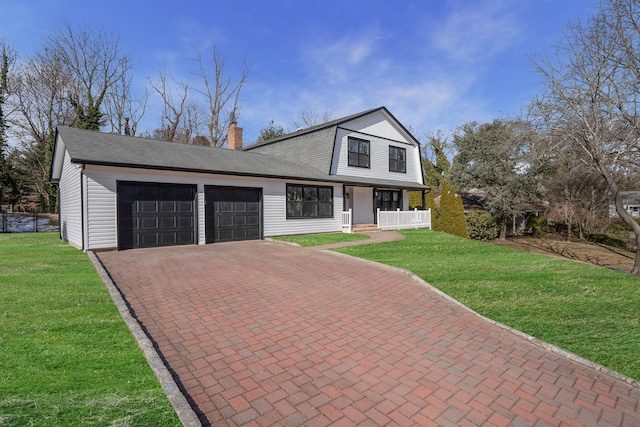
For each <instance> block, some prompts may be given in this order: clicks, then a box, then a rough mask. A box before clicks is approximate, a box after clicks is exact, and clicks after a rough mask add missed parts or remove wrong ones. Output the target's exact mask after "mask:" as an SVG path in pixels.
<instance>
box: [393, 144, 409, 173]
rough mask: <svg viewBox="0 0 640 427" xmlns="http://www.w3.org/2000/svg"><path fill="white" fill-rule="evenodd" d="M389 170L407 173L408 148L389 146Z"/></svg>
mask: <svg viewBox="0 0 640 427" xmlns="http://www.w3.org/2000/svg"><path fill="white" fill-rule="evenodd" d="M389 171H390V172H402V173H407V150H405V149H404V148H402V147H394V146H393V145H390V146H389Z"/></svg>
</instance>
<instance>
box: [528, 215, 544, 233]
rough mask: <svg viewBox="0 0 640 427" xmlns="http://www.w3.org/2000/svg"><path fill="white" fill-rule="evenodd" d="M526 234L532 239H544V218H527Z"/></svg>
mask: <svg viewBox="0 0 640 427" xmlns="http://www.w3.org/2000/svg"><path fill="white" fill-rule="evenodd" d="M525 232H526V233H527V234H529V235H531V236H532V237H542V236H543V235H544V231H543V226H542V217H541V216H539V215H530V216H529V217H528V218H527V229H526V230H525Z"/></svg>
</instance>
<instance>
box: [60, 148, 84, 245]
mask: <svg viewBox="0 0 640 427" xmlns="http://www.w3.org/2000/svg"><path fill="white" fill-rule="evenodd" d="M59 189H60V236H61V238H62V240H65V241H67V242H69V243H70V244H72V245H73V246H75V247H77V248H80V249H82V248H83V242H82V165H78V164H74V163H71V158H70V157H69V153H68V152H67V151H65V153H64V160H63V165H62V172H61V174H60V183H59Z"/></svg>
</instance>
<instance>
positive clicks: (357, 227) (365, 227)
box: [351, 224, 380, 233]
mask: <svg viewBox="0 0 640 427" xmlns="http://www.w3.org/2000/svg"><path fill="white" fill-rule="evenodd" d="M351 230H352V232H353V233H364V232H367V231H380V230H379V229H378V226H377V225H376V224H354V225H353V226H352V227H351Z"/></svg>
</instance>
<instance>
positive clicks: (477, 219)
mask: <svg viewBox="0 0 640 427" xmlns="http://www.w3.org/2000/svg"><path fill="white" fill-rule="evenodd" d="M467 230H469V237H471V238H472V239H474V240H493V239H495V238H497V237H498V236H499V235H500V224H499V223H498V221H496V219H495V218H494V217H493V215H491V214H490V213H489V212H487V211H473V212H469V213H468V214H467Z"/></svg>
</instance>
